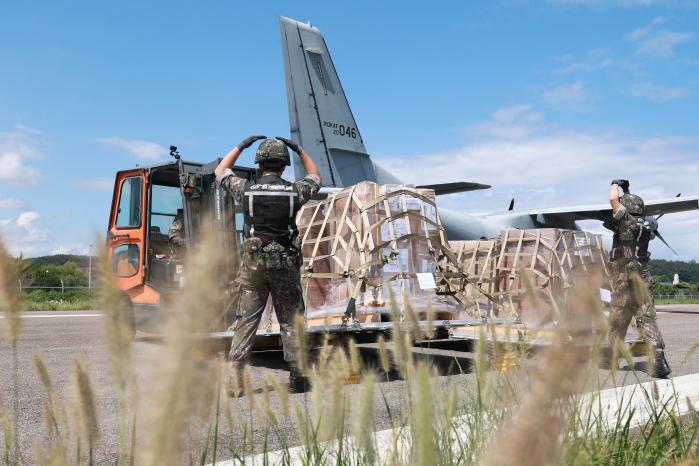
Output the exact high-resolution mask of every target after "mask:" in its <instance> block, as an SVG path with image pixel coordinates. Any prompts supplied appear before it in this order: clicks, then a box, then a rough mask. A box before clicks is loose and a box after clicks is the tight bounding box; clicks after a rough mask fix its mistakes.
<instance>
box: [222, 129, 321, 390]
mask: <svg viewBox="0 0 699 466" xmlns="http://www.w3.org/2000/svg"><path fill="white" fill-rule="evenodd" d="M259 139H264V141H263V142H262V143H261V144H260V146H259V147H258V149H257V153H256V156H255V163H257V164H258V165H259V170H258V176H257V177H256V178H255V179H253V180H246V179H243V178H238V177H237V176H235V174H234V173H233V171H232V170H231V169H230V167H231V166H233V165H234V164H235V161H236V160H237V158H238V157H239V156H240V153H241V152H242V151H243V150H244V149H246V148H248V147H250V145H252V143H254V142H255V141H257V140H259ZM287 147H288V148H290V149H291V150H293V151H294V152H296V153H297V154H298V155H299V157H300V159H301V163H302V165H303V167H304V169H305V170H306V173H307V174H306V177H305V178H304V179H303V180H301V181H297V182H295V183H291V182H289V181H286V180H284V179H283V178H282V177H281V174H282V172H283V171H284V168H285V167H286V166H288V165H290V164H291V161H290V158H289V151H288V149H287ZM215 173H216V180H217V182H218V183H220V185H221V186H222V187H223V188H224V189H225V190H226V191H228V193H229V194H230V195H231V196H233V198H234V199H235V200H236V202H237V203H238V204H240V205H241V206H242V207H243V212H244V218H245V222H244V225H243V234H244V237H245V241H244V243H243V247H242V250H243V254H242V258H241V265H240V268H239V270H238V275H237V277H236V288H237V290H236V291H237V292H238V294H239V296H238V306H237V320H236V322H235V324H234V327H233V341H232V343H231V350H230V353H229V354H228V359H229V361H230V363H231V370H232V371H234V372H236V373H237V374H238V375H240V371H241V369H242V367H243V365H244V364H245V363H246V362H247V361H248V360H249V357H250V352H251V351H252V345H253V342H254V339H255V333H256V331H257V327H258V326H259V324H260V321H261V319H262V313H263V311H264V309H265V305H266V304H267V299H268V297H269V296H270V295H271V296H272V303H273V304H274V311H275V312H276V314H277V320H278V321H279V326H280V330H281V338H282V344H283V346H284V359H285V360H286V361H288V362H289V363H290V366H291V367H290V374H289V388H290V391H292V392H300V391H305V390H306V389H307V382H306V380H305V378H304V377H303V376H302V375H301V374H300V372H299V370H298V368H297V366H296V365H295V363H294V359H295V356H296V353H297V350H298V349H297V348H295V343H296V338H295V335H294V319H295V317H296V316H297V315H299V314H303V312H304V303H303V294H302V290H301V263H302V259H301V242H300V238H299V236H298V229H297V227H296V220H295V218H296V213H297V212H298V210H299V209H300V208H301V206H302V205H303V204H304V203H306V202H307V201H308V200H310V199H311V197H312V196H313V195H314V194H315V193H317V192H318V190H319V189H320V185H321V178H320V172H319V171H318V168H317V167H316V165H315V163H313V160H312V159H311V158H310V156H309V155H308V154H307V153H306V152H305V151H304V150H303V149H301V147H299V145H298V144H296V143H294V142H293V141H291V140H289V139H285V138H281V137H277V138H276V139H266V138H265V136H250V137H248V138H246V139H244V140H243V141H242V142H241V143H240V144H238V146H236V147H234V148H233V150H231V151H230V152H229V153H228V154H227V155H226V156H225V157H224V158H223V160H221V163H219V165H218V167H216V170H215ZM238 380H240V377H238ZM235 388H236V387H234V389H235Z"/></svg>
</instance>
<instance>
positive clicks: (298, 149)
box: [277, 136, 301, 154]
mask: <svg viewBox="0 0 699 466" xmlns="http://www.w3.org/2000/svg"><path fill="white" fill-rule="evenodd" d="M277 139H278V140H280V141H281V142H283V143H284V144H286V146H287V147H288V148H289V149H291V150H293V151H294V152H296V153H297V154H300V153H301V146H299V145H298V144H296V143H295V142H294V141H292V140H291V139H287V138H283V137H281V136H277Z"/></svg>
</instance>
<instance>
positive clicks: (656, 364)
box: [648, 349, 672, 379]
mask: <svg viewBox="0 0 699 466" xmlns="http://www.w3.org/2000/svg"><path fill="white" fill-rule="evenodd" d="M670 372H672V369H670V365H669V364H668V363H667V359H665V351H663V350H661V349H656V350H655V352H654V355H653V366H652V367H650V371H648V375H650V376H651V377H655V378H657V379H666V378H667V376H668V375H670Z"/></svg>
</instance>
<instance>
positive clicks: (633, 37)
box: [626, 16, 694, 58]
mask: <svg viewBox="0 0 699 466" xmlns="http://www.w3.org/2000/svg"><path fill="white" fill-rule="evenodd" d="M664 22H665V19H664V18H663V17H660V16H658V17H656V18H654V19H653V20H652V21H651V22H650V23H649V24H648V25H646V26H643V27H641V28H638V29H635V30H633V31H631V32H630V33H629V34H628V35H627V36H626V37H627V38H628V39H629V40H630V41H631V42H633V43H634V44H635V45H636V53H637V54H638V55H643V56H648V57H653V58H671V57H672V56H673V55H674V53H675V47H676V46H678V45H680V44H684V43H686V42H689V41H691V40H692V39H694V33H693V32H677V31H672V30H669V29H658V26H659V25H661V24H663V23H664Z"/></svg>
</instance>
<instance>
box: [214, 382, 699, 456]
mask: <svg viewBox="0 0 699 466" xmlns="http://www.w3.org/2000/svg"><path fill="white" fill-rule="evenodd" d="M654 384H655V388H653V385H654ZM646 393H648V394H652V396H653V403H654V404H653V406H655V407H657V408H658V409H659V410H661V409H662V408H661V407H662V406H663V405H664V404H665V403H667V406H668V410H671V411H673V412H674V414H675V415H676V416H682V415H684V414H687V413H688V412H689V410H690V408H689V407H690V404H691V405H693V406H697V405H698V404H699V373H697V374H690V375H682V376H679V377H674V378H672V379H669V380H659V379H656V380H653V381H651V382H644V383H640V384H634V385H625V386H622V387H617V388H609V389H606V390H601V391H600V392H599V393H591V394H587V395H584V396H583V399H582V400H581V404H583V405H584V404H585V403H590V404H591V406H592V409H593V411H597V413H596V414H595V413H594V412H590V419H595V418H596V417H597V416H599V418H601V419H604V422H605V424H606V425H607V427H614V426H616V425H617V419H618V418H617V415H618V412H619V410H620V409H621V410H623V412H622V417H624V416H628V414H629V413H630V412H632V410H633V416H632V418H631V423H630V426H631V427H637V426H640V425H642V424H643V423H644V422H646V421H647V420H648V419H650V417H651V416H652V413H653V410H652V409H651V405H650V404H649V400H648V398H647V397H646ZM456 424H457V425H458V424H459V422H458V420H457V421H456ZM374 435H375V440H376V452H377V456H378V462H377V463H378V464H385V463H386V462H387V460H388V459H389V455H390V454H391V450H392V448H393V445H394V437H396V436H398V437H403V438H407V436H409V435H410V434H409V432H406V430H405V429H403V430H402V431H399V430H398V429H386V430H381V431H377V432H375V434H374ZM335 443H336V442H330V443H329V444H328V445H327V447H328V448H329V449H330V450H332V449H333V448H334V447H335V445H334V444H335ZM303 453H304V451H303V446H298V447H293V448H289V451H288V456H286V455H285V454H284V452H283V450H277V451H272V452H269V453H267V455H265V454H263V453H260V454H257V455H253V456H248V457H247V458H245V459H244V464H251V465H262V464H270V465H276V464H283V462H284V461H285V458H291V464H294V465H296V464H302V461H301V458H302V457H303ZM329 458H331V456H329ZM216 464H217V465H219V466H234V465H238V464H241V463H240V462H239V461H235V460H228V461H222V462H218V461H217V462H216ZM207 466H211V465H207Z"/></svg>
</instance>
